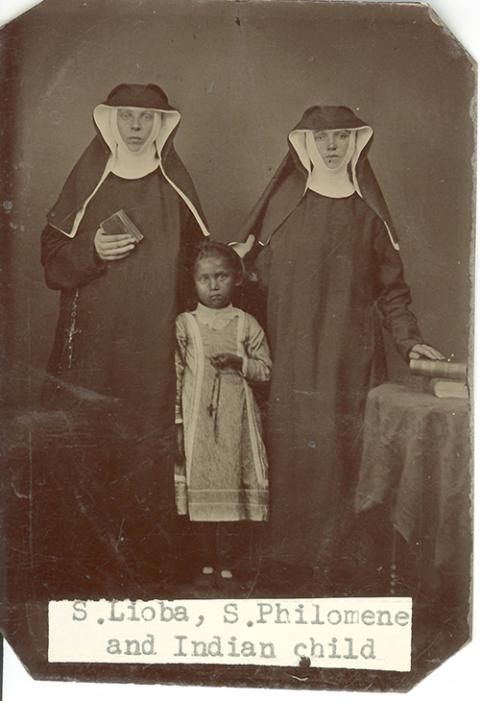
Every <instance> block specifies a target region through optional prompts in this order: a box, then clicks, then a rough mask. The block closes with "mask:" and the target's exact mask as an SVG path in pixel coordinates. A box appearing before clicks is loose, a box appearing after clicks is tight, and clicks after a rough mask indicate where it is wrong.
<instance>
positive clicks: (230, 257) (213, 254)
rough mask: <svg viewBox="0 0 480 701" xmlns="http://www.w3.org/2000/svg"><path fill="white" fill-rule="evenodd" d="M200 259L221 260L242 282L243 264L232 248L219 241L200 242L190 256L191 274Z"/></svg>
mask: <svg viewBox="0 0 480 701" xmlns="http://www.w3.org/2000/svg"><path fill="white" fill-rule="evenodd" d="M202 258H223V260H225V261H226V262H227V263H228V267H229V268H230V269H231V270H232V272H233V273H235V275H236V276H237V277H238V279H239V280H242V281H243V263H242V259H241V258H240V256H239V255H238V254H237V253H235V251H234V249H233V247H232V246H227V245H226V244H225V243H220V242H219V241H210V240H207V241H202V242H201V243H200V244H198V246H196V248H195V250H194V252H193V256H192V274H193V273H194V272H195V265H196V264H197V263H198V261H199V260H202Z"/></svg>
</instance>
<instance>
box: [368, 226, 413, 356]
mask: <svg viewBox="0 0 480 701" xmlns="http://www.w3.org/2000/svg"><path fill="white" fill-rule="evenodd" d="M374 247H375V256H376V259H377V270H378V277H377V285H378V289H377V294H378V297H377V305H378V308H379V310H380V313H381V315H382V323H383V326H384V328H385V329H387V331H388V332H389V333H390V334H391V336H392V338H393V341H394V343H395V346H396V348H397V350H398V352H399V353H400V355H402V357H403V358H404V359H405V360H408V353H409V351H410V349H411V348H412V346H414V345H415V344H416V343H423V340H422V335H421V332H420V329H419V327H418V323H417V319H416V317H415V315H414V314H413V313H412V312H411V311H410V309H409V308H408V307H409V305H410V304H411V301H412V298H411V294H410V288H409V287H408V285H407V283H406V282H405V279H404V276H403V265H402V260H401V258H400V254H399V253H398V251H396V250H395V249H394V248H393V246H392V243H391V241H390V239H389V236H388V233H387V231H386V230H385V227H384V225H383V222H380V221H379V223H378V234H377V236H376V239H375V243H374Z"/></svg>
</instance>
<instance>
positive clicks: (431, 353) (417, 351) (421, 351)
mask: <svg viewBox="0 0 480 701" xmlns="http://www.w3.org/2000/svg"><path fill="white" fill-rule="evenodd" d="M408 355H409V358H410V360H418V359H419V358H429V359H430V360H445V356H444V355H443V353H440V351H438V350H437V349H436V348H433V346H429V345H428V344H427V343H416V344H415V345H414V346H412V348H410V352H409V354H408Z"/></svg>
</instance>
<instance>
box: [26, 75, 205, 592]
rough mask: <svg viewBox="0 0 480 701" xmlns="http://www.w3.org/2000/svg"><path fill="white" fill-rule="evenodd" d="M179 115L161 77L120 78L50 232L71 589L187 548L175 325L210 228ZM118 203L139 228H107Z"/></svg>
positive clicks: (56, 481)
mask: <svg viewBox="0 0 480 701" xmlns="http://www.w3.org/2000/svg"><path fill="white" fill-rule="evenodd" d="M180 119H181V117H180V113H179V112H178V110H176V109H174V108H173V107H171V106H170V105H169V103H168V100H167V96H166V95H165V93H164V92H163V90H161V89H160V88H159V87H158V86H156V85H126V84H122V85H119V86H117V87H116V88H115V89H114V90H112V92H111V93H110V95H109V96H108V97H107V99H106V100H105V102H103V103H102V104H99V105H97V106H96V107H95V109H94V112H93V121H94V124H95V129H96V132H97V133H96V136H95V138H94V139H93V141H92V142H91V143H90V145H89V146H88V148H87V149H86V151H85V152H84V153H83V155H82V156H81V158H80V160H79V161H78V163H77V164H76V165H75V167H74V169H73V170H72V172H71V173H70V175H69V177H68V179H67V181H66V184H65V186H64V188H63V190H62V192H61V194H60V197H59V199H58V202H57V203H56V204H55V206H54V207H53V209H52V210H51V212H50V213H49V215H48V224H47V226H46V228H45V230H44V231H43V234H42V263H43V265H44V267H45V277H46V283H47V285H48V287H50V288H52V289H54V290H59V291H60V293H61V297H60V313H59V319H58V325H57V330H56V335H55V341H54V346H53V351H52V354H51V357H50V361H49V364H48V380H47V384H46V387H45V391H44V406H45V407H47V408H48V409H49V410H51V411H55V410H57V411H58V414H56V416H58V421H59V422H60V423H59V428H57V433H58V432H60V435H57V436H54V437H53V439H52V441H51V444H50V460H49V461H48V462H49V468H48V472H47V474H46V477H45V479H44V486H43V490H44V497H45V499H44V502H43V516H42V518H43V521H42V523H40V524H39V528H42V527H43V531H42V533H43V546H42V547H41V548H40V551H41V552H40V553H39V556H40V560H42V558H43V560H42V561H43V562H44V563H46V564H47V565H48V563H50V564H54V563H56V564H58V568H57V570H58V571H56V575H55V576H56V584H57V585H58V586H59V587H60V588H61V580H62V577H63V578H65V580H66V581H68V582H69V583H70V584H69V585H68V586H69V593H70V594H72V588H71V581H72V579H74V581H75V583H76V589H78V593H79V594H83V593H85V590H86V591H88V593H89V594H92V591H93V593H94V594H104V595H107V596H113V595H114V594H115V593H116V592H126V593H128V592H129V591H133V589H131V588H130V585H131V584H133V582H135V581H139V582H145V583H146V582H147V580H148V577H146V572H148V571H151V575H152V579H155V578H156V580H157V581H158V582H160V581H161V580H162V576H163V575H165V576H167V575H169V574H171V572H172V570H175V560H177V561H178V558H184V557H185V554H184V553H183V554H182V553H180V552H178V544H176V543H175V538H174V536H173V534H172V530H171V525H172V524H171V519H170V517H171V516H173V510H174V494H173V473H172V470H173V468H172V464H173V459H172V449H173V448H172V446H173V428H172V427H173V426H174V420H175V419H174V411H175V366H174V348H175V334H174V329H175V317H176V315H177V313H178V312H179V311H180V310H181V307H182V304H181V299H182V292H183V283H184V269H185V267H186V266H188V259H189V256H190V254H191V251H192V250H193V248H194V246H195V244H196V243H197V242H198V241H199V240H201V239H203V238H204V237H205V236H207V235H208V231H207V228H206V225H205V220H204V217H203V214H202V210H201V208H200V204H199V202H198V198H197V195H196V192H195V189H194V187H193V184H192V181H191V179H190V177H189V175H188V173H187V171H186V169H185V167H184V165H183V163H182V162H181V160H180V158H179V157H178V155H177V154H176V152H175V149H174V146H173V137H174V134H175V132H176V130H177V128H178V125H179V122H180ZM119 210H123V211H124V212H125V213H126V215H127V217H128V218H129V219H130V221H131V222H133V224H134V225H135V226H136V227H137V228H138V230H139V231H140V232H141V234H142V235H143V239H141V240H140V241H138V240H137V237H136V236H135V235H132V234H130V233H124V232H123V230H122V228H121V227H119V229H118V230H115V227H114V229H113V230H112V229H111V227H109V228H108V232H109V233H106V232H105V230H104V228H103V227H102V222H104V220H106V219H107V218H108V217H110V216H111V215H113V214H114V213H116V212H118V211H119ZM65 417H67V418H65ZM62 431H63V435H62ZM45 505H47V506H48V505H50V506H49V507H48V508H49V513H47V508H46V506H45ZM68 543H70V550H69V548H68ZM47 570H48V568H47Z"/></svg>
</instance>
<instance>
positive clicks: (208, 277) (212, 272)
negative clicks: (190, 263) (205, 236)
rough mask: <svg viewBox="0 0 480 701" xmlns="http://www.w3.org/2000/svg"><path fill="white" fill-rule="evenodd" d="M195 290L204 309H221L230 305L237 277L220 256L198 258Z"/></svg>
mask: <svg viewBox="0 0 480 701" xmlns="http://www.w3.org/2000/svg"><path fill="white" fill-rule="evenodd" d="M193 279H194V282H195V289H196V291H197V296H198V299H199V300H200V302H201V303H202V304H204V305H205V306H206V307H210V308H211V309H222V308H223V307H227V306H228V305H229V304H230V301H231V299H232V295H233V291H234V289H235V287H236V286H237V285H238V284H239V280H238V276H237V275H236V273H235V272H234V271H233V270H232V269H231V267H230V266H229V264H228V261H227V260H225V259H224V258H222V257H220V256H215V257H208V258H200V260H198V261H197V262H196V264H195V272H194V278H193Z"/></svg>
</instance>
